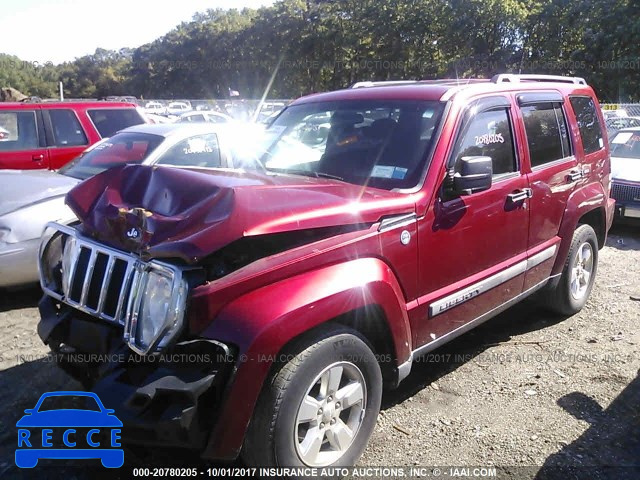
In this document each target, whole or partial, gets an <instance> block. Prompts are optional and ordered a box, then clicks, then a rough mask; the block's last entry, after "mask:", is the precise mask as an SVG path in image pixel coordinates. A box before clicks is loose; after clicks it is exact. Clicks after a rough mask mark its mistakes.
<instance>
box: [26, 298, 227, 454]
mask: <svg viewBox="0 0 640 480" xmlns="http://www.w3.org/2000/svg"><path fill="white" fill-rule="evenodd" d="M39 309H40V314H41V318H42V320H41V321H40V323H39V325H38V334H39V335H40V337H41V338H42V340H43V341H44V342H45V343H46V344H48V345H49V346H50V347H51V349H52V351H53V355H54V356H55V359H56V362H57V364H58V365H59V366H60V367H61V368H62V369H64V370H65V371H66V372H67V373H69V374H70V375H71V376H73V377H74V378H75V379H76V380H78V381H80V382H81V383H82V384H83V385H84V387H85V388H87V389H90V390H91V391H93V392H95V393H96V394H98V396H99V397H100V399H101V400H102V402H103V403H104V405H105V406H106V407H107V408H112V409H114V410H115V415H116V416H117V417H118V418H119V419H120V421H122V423H123V425H124V426H123V429H122V440H123V442H125V443H128V444H137V445H147V446H170V447H182V448H191V449H198V450H202V449H203V448H204V447H205V445H206V441H207V437H208V435H209V433H210V432H211V430H212V428H213V426H214V423H215V419H216V412H217V407H218V405H219V403H220V400H221V397H222V396H223V391H224V388H225V385H226V383H227V381H228V380H229V378H230V376H231V375H232V373H233V369H234V364H235V361H234V358H233V352H232V351H231V350H230V348H229V347H228V346H227V345H225V344H222V343H220V342H217V341H215V340H209V339H203V338H199V339H194V340H189V341H183V342H179V343H177V344H175V345H173V346H172V347H171V348H169V349H167V350H166V351H163V352H162V353H158V354H155V355H147V356H141V355H138V354H136V353H134V352H133V351H131V350H130V349H129V348H128V347H127V346H126V345H125V343H124V342H123V340H122V329H121V327H118V326H117V325H112V324H106V323H105V322H101V321H99V320H97V319H95V318H93V317H91V316H89V315H87V314H84V313H82V312H80V311H78V310H75V309H73V308H70V307H68V306H65V305H62V304H60V303H58V302H56V301H55V300H54V299H52V298H51V297H48V296H45V297H43V299H42V300H41V301H40V304H39Z"/></svg>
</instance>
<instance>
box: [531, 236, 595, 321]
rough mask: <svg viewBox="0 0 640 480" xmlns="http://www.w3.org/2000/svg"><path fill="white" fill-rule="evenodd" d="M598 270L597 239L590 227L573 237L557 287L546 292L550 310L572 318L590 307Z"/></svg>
mask: <svg viewBox="0 0 640 480" xmlns="http://www.w3.org/2000/svg"><path fill="white" fill-rule="evenodd" d="M597 269H598V239H597V237H596V233H595V231H594V230H593V228H592V227H591V226H590V225H580V226H578V228H577V229H576V230H575V232H574V233H573V239H572V241H571V247H570V248H569V255H568V256H567V261H566V262H565V265H564V269H563V270H562V275H561V277H560V281H559V282H558V284H557V286H556V287H555V288H554V289H553V290H550V291H547V292H546V295H545V297H544V301H545V304H546V306H547V307H549V308H550V309H551V310H553V311H554V312H556V313H559V314H561V315H573V314H575V313H578V312H579V311H580V310H582V307H584V305H585V304H586V303H587V300H588V299H589V295H590V294H591V290H592V288H593V283H594V281H595V277H596V271H597Z"/></svg>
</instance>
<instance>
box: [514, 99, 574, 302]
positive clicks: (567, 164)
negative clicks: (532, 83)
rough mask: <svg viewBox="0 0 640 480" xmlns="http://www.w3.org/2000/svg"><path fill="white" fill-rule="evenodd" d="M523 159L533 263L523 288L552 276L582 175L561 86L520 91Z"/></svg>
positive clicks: (529, 250) (529, 262) (528, 287)
mask: <svg viewBox="0 0 640 480" xmlns="http://www.w3.org/2000/svg"><path fill="white" fill-rule="evenodd" d="M516 100H517V104H518V107H519V108H518V114H519V115H520V118H521V125H520V126H521V128H520V133H519V134H520V136H521V138H522V143H523V144H524V145H526V148H525V155H524V162H525V164H526V168H527V170H528V178H529V186H530V188H531V194H532V195H531V199H530V201H529V204H530V214H531V223H530V228H529V246H528V255H529V260H528V269H527V275H526V278H525V285H524V289H525V290H528V289H530V288H532V287H534V286H536V285H538V284H539V283H540V282H542V281H544V280H546V279H547V277H548V276H549V274H550V273H551V268H552V267H553V263H554V260H555V257H556V254H557V250H558V247H559V244H560V237H559V236H558V231H559V229H560V223H561V222H562V217H563V215H564V212H565V209H566V205H567V199H568V198H569V196H570V195H571V192H573V190H574V189H575V187H576V185H577V184H578V183H579V182H580V181H581V180H582V178H583V175H582V172H581V166H580V164H579V162H578V159H577V157H576V155H575V150H574V143H575V139H572V138H571V133H570V130H569V128H568V125H569V122H568V121H567V106H566V105H565V104H564V97H563V95H562V94H561V93H560V92H558V91H540V92H527V93H520V94H517V95H516Z"/></svg>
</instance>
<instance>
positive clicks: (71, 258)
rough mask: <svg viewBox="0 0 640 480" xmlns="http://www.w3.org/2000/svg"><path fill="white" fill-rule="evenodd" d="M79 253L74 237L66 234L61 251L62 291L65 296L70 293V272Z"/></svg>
mask: <svg viewBox="0 0 640 480" xmlns="http://www.w3.org/2000/svg"><path fill="white" fill-rule="evenodd" d="M79 254H80V249H79V248H77V246H76V239H75V237H72V236H68V237H67V238H66V241H65V243H64V250H63V251H62V291H63V292H64V294H65V295H66V296H69V294H70V293H71V273H72V270H73V268H74V266H75V264H76V262H77V261H78V255H79Z"/></svg>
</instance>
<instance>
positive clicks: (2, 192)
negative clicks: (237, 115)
mask: <svg viewBox="0 0 640 480" xmlns="http://www.w3.org/2000/svg"><path fill="white" fill-rule="evenodd" d="M252 131H256V133H259V130H256V127H255V125H225V124H212V123H199V124H193V123H177V124H156V125H148V124H143V125H137V126H134V127H129V128H127V129H125V130H122V131H120V132H118V133H117V134H115V135H114V136H113V137H111V138H107V139H103V140H102V141H100V142H98V143H96V144H95V145H93V146H91V147H89V148H88V149H87V150H85V152H84V153H82V155H80V156H79V157H78V158H76V159H75V160H73V161H72V162H71V163H69V164H67V165H65V166H64V167H63V168H61V169H60V170H58V171H56V172H52V171H38V170H0V185H2V188H1V189H0V288H6V287H19V286H23V285H29V284H32V283H36V282H37V281H38V272H37V266H36V260H37V257H38V247H39V245H40V239H41V236H42V233H43V231H44V227H45V225H46V224H47V222H50V221H56V222H59V223H64V224H70V223H73V222H74V221H76V218H75V216H74V214H73V213H72V212H71V210H70V209H69V208H68V207H67V206H66V205H65V203H64V198H65V195H66V193H67V192H68V191H69V190H71V188H73V187H74V186H75V185H76V184H78V183H80V182H81V181H82V180H84V179H86V178H89V177H91V176H93V175H96V174H98V173H100V172H102V171H104V170H106V169H108V168H111V167H115V166H118V165H122V164H125V163H140V164H145V165H151V164H158V165H168V166H174V167H205V168H207V167H209V168H250V169H252V168H256V167H257V166H258V165H257V164H255V163H253V162H254V161H255V160H254V159H253V158H249V156H247V155H244V154H242V153H239V154H236V153H235V152H236V151H238V152H240V151H242V149H243V148H245V146H246V144H247V140H248V138H250V135H251V133H252ZM249 143H250V142H249ZM241 157H242V159H241ZM234 158H235V161H234V160H233V159H234Z"/></svg>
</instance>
